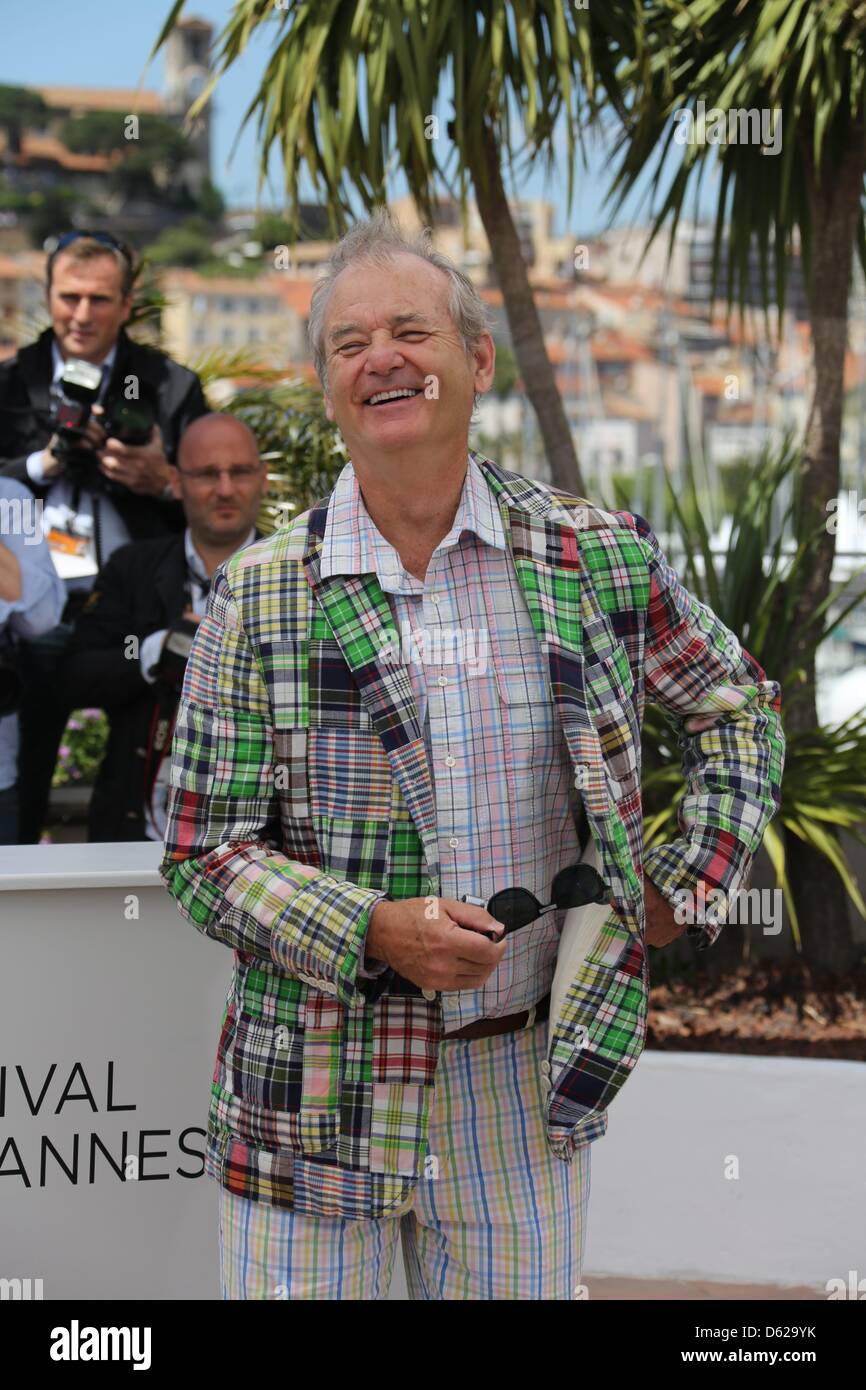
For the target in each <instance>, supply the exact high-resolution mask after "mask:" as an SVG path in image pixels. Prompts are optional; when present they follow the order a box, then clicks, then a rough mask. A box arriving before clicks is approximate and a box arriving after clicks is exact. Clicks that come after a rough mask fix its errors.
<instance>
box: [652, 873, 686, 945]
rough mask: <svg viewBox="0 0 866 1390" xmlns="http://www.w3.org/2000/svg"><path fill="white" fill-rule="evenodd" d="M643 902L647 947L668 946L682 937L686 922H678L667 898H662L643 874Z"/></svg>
mask: <svg viewBox="0 0 866 1390" xmlns="http://www.w3.org/2000/svg"><path fill="white" fill-rule="evenodd" d="M643 886H644V902H645V903H646V939H647V945H648V946H669V945H670V943H671V942H672V941H676V939H677V937H678V936H682V934H683V932H684V931H685V929H686V927H687V926H688V923H687V922H682V923H681V922H678V921H677V919H676V914H675V913H674V910H673V908H672V907H671V905H670V903H669V902H668V900H667V898H665V897H663V896H662V894H661V893H660V892H659V890H658V889H657V888H656V886H655V884H654V883H652V882H651V881H650V879H648V878H647V876H646V874H644V880H643Z"/></svg>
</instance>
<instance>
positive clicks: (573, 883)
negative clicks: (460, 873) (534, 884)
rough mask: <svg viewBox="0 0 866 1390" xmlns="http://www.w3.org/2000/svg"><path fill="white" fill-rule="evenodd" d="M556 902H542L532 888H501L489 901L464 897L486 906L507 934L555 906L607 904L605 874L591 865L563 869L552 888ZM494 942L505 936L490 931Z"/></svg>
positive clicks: (552, 896)
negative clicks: (532, 891) (603, 875)
mask: <svg viewBox="0 0 866 1390" xmlns="http://www.w3.org/2000/svg"><path fill="white" fill-rule="evenodd" d="M550 894H551V898H552V901H551V902H549V903H540V902H539V901H538V899H537V898H536V896H535V894H534V893H530V891H529V889H528V888H501V889H500V890H499V892H498V893H494V894H493V897H492V898H490V899H489V900H488V901H487V902H485V901H484V899H483V898H472V897H470V896H469V895H468V894H464V896H463V897H462V898H461V899H460V901H461V902H462V903H474V904H475V905H476V906H477V907H486V909H487V911H488V912H489V913H490V916H491V917H495V918H496V920H497V922H501V923H502V925H503V926H504V928H505V934H506V936H507V935H508V933H509V932H513V931H519V930H520V928H521V927H528V926H529V923H530V922H535V921H536V920H537V919H538V918H539V917H541V916H542V915H543V914H544V913H545V912H550V911H551V909H552V908H554V907H556V908H561V909H565V908H569V907H586V906H587V904H589V903H606V902H607V900H608V897H609V893H608V890H607V887H606V885H605V882H604V879H603V878H602V876H601V874H600V873H598V871H597V870H596V869H594V868H593V867H592V865H591V864H570V865H569V866H568V867H567V868H565V869H560V871H559V873H558V874H557V875H556V877H555V879H554V880H553V883H552V884H551V887H550ZM487 935H488V936H489V937H490V940H491V941H499V940H501V938H500V937H499V936H497V935H496V934H495V933H494V932H488V933H487Z"/></svg>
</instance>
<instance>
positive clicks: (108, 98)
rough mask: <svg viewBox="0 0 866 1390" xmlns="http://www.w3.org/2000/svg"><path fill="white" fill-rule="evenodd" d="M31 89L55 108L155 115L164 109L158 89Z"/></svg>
mask: <svg viewBox="0 0 866 1390" xmlns="http://www.w3.org/2000/svg"><path fill="white" fill-rule="evenodd" d="M32 90H33V91H35V92H38V93H39V95H40V96H41V97H42V99H43V101H45V102H46V103H47V105H48V106H51V107H54V108H55V109H56V110H66V109H73V110H74V109H76V108H77V107H81V108H83V109H84V110H87V111H122V112H124V114H127V113H130V114H134V115H139V116H140V115H142V113H146V112H150V114H151V115H156V114H158V113H159V112H162V111H163V110H164V109H165V108H164V106H163V101H162V97H161V96H160V94H159V92H153V91H149V90H148V89H147V88H144V87H142V88H134V87H33V88H32Z"/></svg>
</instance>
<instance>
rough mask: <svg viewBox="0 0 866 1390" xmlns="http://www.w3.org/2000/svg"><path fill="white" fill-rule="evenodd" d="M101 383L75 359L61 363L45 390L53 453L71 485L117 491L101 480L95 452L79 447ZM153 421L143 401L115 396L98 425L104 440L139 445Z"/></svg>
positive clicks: (98, 373)
mask: <svg viewBox="0 0 866 1390" xmlns="http://www.w3.org/2000/svg"><path fill="white" fill-rule="evenodd" d="M101 384H102V368H101V367H96V366H94V364H93V363H92V362H85V361H83V360H82V359H81V358H77V357H71V358H69V359H68V360H67V362H66V363H65V365H64V368H63V374H62V375H61V376H60V377H59V378H58V380H57V381H56V382H54V384H53V385H52V387H51V395H50V400H51V410H50V426H51V431H52V433H53V434H55V435H56V436H57V439H56V441H55V444H54V449H53V452H54V455H55V457H56V458H57V459H59V460H60V462H61V463H62V464H63V465H64V470H65V473H66V476H67V477H68V479H69V481H70V482H71V483H73V484H77V485H78V486H79V487H86V488H89V489H90V490H91V491H93V492H107V493H111V492H122V491H123V487H122V485H121V484H120V483H116V482H113V481H112V479H110V478H106V477H105V475H104V474H103V473H102V472H101V471H100V468H99V460H98V459H97V457H96V455H95V453H94V452H93V450H92V449H91V448H90V447H89V446H88V445H87V444H84V443H83V440H84V431H85V429H86V428H87V423H88V421H89V419H90V416H91V412H92V409H93V406H94V404H95V402H96V399H97V397H98V395H99V388H100V386H101ZM155 420H156V416H155V414H154V411H153V408H152V406H151V403H150V401H149V400H147V399H146V398H141V399H139V400H127V399H125V398H124V397H121V398H119V399H112V400H109V401H106V403H105V414H104V415H103V417H102V419H101V421H100V424H101V425H102V426H103V428H104V429H105V432H106V437H108V436H112V437H113V438H114V439H119V440H120V442H121V443H122V444H129V445H142V444H146V443H147V442H148V440H149V439H150V436H151V431H152V430H153V426H154V423H155Z"/></svg>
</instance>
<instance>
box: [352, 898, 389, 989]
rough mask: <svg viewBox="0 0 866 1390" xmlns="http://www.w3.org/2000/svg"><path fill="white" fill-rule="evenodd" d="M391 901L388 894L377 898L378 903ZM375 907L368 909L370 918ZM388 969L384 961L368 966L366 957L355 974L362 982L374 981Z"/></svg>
mask: <svg viewBox="0 0 866 1390" xmlns="http://www.w3.org/2000/svg"><path fill="white" fill-rule="evenodd" d="M393 901H394V899H393V898H392V897H391V894H390V893H382V894H381V895H380V897H379V902H393ZM375 906H376V904H375V903H373V907H371V908H370V916H371V917H372V915H373V908H374V907H375ZM367 920H368V923H369V918H368V919H367ZM390 969H391V967H390V965H389V964H388V962H387V961H386V960H380V961H377V962H376V964H375V965H373V966H371V965H369V964H368V963H367V961H366V957H365V959H364V961H363V962H362V963H361V964H360V965H359V966H358V969H357V972H356V973H357V975H358V976H359V978H360V979H362V980H376V979H378V978H379V976H380V975H384V974H385V971H386V970H390Z"/></svg>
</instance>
